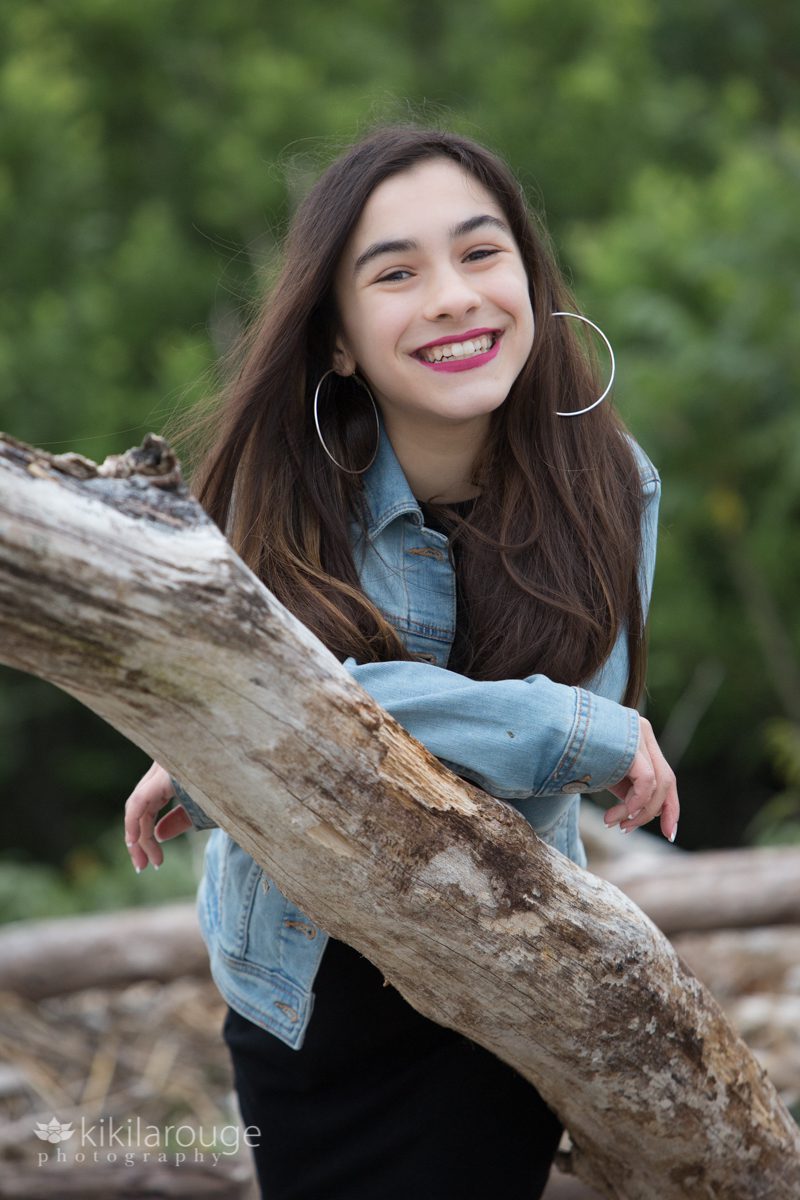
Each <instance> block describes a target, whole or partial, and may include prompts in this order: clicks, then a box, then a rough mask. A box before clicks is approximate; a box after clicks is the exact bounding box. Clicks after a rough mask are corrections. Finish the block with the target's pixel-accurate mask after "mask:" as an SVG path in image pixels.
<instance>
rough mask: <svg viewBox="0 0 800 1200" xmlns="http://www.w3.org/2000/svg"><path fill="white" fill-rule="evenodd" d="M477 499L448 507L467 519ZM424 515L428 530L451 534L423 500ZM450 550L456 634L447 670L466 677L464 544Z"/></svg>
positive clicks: (456, 544)
mask: <svg viewBox="0 0 800 1200" xmlns="http://www.w3.org/2000/svg"><path fill="white" fill-rule="evenodd" d="M476 499H477V497H473V499H471V500H458V501H456V502H455V503H454V504H450V505H449V506H448V507H449V508H452V509H454V510H455V511H456V512H457V513H458V515H459V516H460V517H466V516H468V515H469V513H470V512H471V511H472V508H473V505H474V504H475V500H476ZM417 503H418V504H419V506H420V508H421V509H422V515H423V517H424V519H425V525H426V526H427V528H428V529H435V530H437V532H439V533H445V534H448V535H449V534H450V533H451V532H452V526H449V525H446V524H445V523H444V522H443V521H441V520H440V519H439V517H438V516H436V515H435V514H434V513H433V511H432V509H431V506H430V505H429V504H426V503H425V502H424V501H423V500H418V501H417ZM450 549H451V551H452V555H453V565H454V567H455V572H456V632H455V637H454V638H453V646H452V649H451V650H450V657H449V658H448V660H447V668H448V670H450V671H457V672H458V673H459V674H460V675H465V674H466V671H465V670H464V667H467V666H469V661H470V658H471V657H472V655H471V649H470V636H469V614H468V613H467V608H466V603H465V599H464V594H463V592H462V590H461V583H460V580H459V575H458V564H459V558H460V555H461V550H462V543H461V542H460V541H456V542H455V543H451V546H450Z"/></svg>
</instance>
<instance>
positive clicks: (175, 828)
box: [155, 804, 192, 842]
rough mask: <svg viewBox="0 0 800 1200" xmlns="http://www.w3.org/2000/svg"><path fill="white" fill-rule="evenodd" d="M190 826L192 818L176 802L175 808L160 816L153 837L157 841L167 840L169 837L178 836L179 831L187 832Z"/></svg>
mask: <svg viewBox="0 0 800 1200" xmlns="http://www.w3.org/2000/svg"><path fill="white" fill-rule="evenodd" d="M191 828H192V818H191V817H190V816H189V814H188V813H187V811H186V809H185V808H184V807H183V805H182V804H178V805H177V806H176V807H175V808H171V809H170V810H169V812H168V813H165V815H164V816H163V817H162V818H161V820H160V821H159V822H158V824H157V825H156V827H155V838H156V841H157V842H168V841H169V840H170V838H174V837H178V835H179V834H181V833H187V832H188V830H190V829H191Z"/></svg>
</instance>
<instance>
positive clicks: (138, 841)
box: [125, 762, 192, 875]
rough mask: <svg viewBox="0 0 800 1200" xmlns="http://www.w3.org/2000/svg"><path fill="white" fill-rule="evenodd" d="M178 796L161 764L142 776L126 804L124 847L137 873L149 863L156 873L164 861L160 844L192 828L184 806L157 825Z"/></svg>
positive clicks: (171, 812)
mask: <svg viewBox="0 0 800 1200" xmlns="http://www.w3.org/2000/svg"><path fill="white" fill-rule="evenodd" d="M174 795H175V789H174V787H173V786H172V781H171V779H170V777H169V775H168V774H167V772H166V771H165V770H164V768H163V767H160V766H159V765H158V763H156V762H154V763H153V765H152V766H151V768H150V770H149V771H148V772H147V773H146V774H145V775H143V776H142V778H141V779H140V780H139V782H138V783H137V785H136V787H135V788H134V789H133V791H132V792H131V794H130V796H129V797H128V799H127V801H126V803H125V845H126V846H127V847H128V853H129V854H130V856H131V862H132V863H133V865H134V867H135V868H136V873H137V875H138V873H139V872H140V871H141V870H143V868H144V867H146V866H147V864H148V863H149V862H150V863H152V864H153V867H154V868H155V870H156V871H157V870H158V868H159V867H160V866H161V864H162V862H163V861H164V852H163V850H162V849H161V847H160V846H159V844H158V843H159V842H166V841H168V840H169V839H170V838H173V837H177V836H178V834H181V833H186V831H187V830H188V829H191V828H192V821H191V818H190V816H189V814H188V813H187V811H186V809H185V808H184V807H183V805H182V804H179V805H177V806H176V807H175V808H172V809H170V811H169V812H168V813H166V814H165V815H164V816H163V817H162V818H161V820H160V821H159V822H158V824H156V823H155V820H156V817H157V816H158V814H159V812H160V811H161V809H162V808H163V807H164V805H165V804H167V803H168V802H169V801H170V800H171V799H172V798H173V797H174Z"/></svg>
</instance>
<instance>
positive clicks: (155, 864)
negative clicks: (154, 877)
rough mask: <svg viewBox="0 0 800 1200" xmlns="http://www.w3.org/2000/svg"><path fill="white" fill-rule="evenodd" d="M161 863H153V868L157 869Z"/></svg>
mask: <svg viewBox="0 0 800 1200" xmlns="http://www.w3.org/2000/svg"><path fill="white" fill-rule="evenodd" d="M159 865H160V864H159V863H153V870H154V871H157V870H158V868H159Z"/></svg>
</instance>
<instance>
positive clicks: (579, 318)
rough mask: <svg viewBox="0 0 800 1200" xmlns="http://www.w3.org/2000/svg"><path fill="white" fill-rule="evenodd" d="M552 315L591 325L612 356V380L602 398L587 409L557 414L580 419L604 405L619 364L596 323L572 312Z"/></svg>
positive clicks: (609, 343)
mask: <svg viewBox="0 0 800 1200" xmlns="http://www.w3.org/2000/svg"><path fill="white" fill-rule="evenodd" d="M550 315H551V317H574V318H575V320H576V321H583V322H584V324H586V325H591V327H592V329H593V330H594V331H595V333H599V334H600V337H601V338H602V339H603V341H604V342H605V344H606V349H607V350H608V353H609V355H610V356H611V378H610V379H609V381H608V386H607V387H606V390H605V391H604V392H603V394H602V396H598V398H597V399H596V400H595V401H594V402H593V403H592V404H588V405H587V406H586V408H578V409H576V410H575V412H556V416H557V417H580V416H581V415H582V414H583V413H587V412H591V410H592V409H593V408H597V406H598V404H602V403H603V401H604V400H605V398H606V396H607V395H608V393H609V392H610V391H611V389H612V387H613V386H614V376H615V375H616V373H617V363H616V360H615V358H614V351H613V350H612V349H611V342H610V341H609V340H608V338H607V337H606V335H605V334H604V333H603V331H602V329H601V328H600V326H599V325H595V323H594V321H590V320H589V318H588V317H582V316H581V314H580V313H570V312H554V313H551V314H550Z"/></svg>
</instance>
